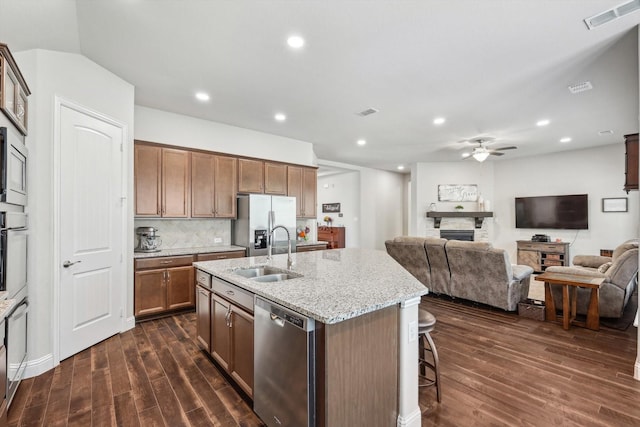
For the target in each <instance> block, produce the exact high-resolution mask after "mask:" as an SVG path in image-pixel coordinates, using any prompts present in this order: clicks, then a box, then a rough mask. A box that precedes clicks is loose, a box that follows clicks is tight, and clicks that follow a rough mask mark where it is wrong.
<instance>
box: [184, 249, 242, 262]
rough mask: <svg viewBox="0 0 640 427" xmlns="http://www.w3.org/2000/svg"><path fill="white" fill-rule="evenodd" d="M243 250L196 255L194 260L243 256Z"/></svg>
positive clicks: (213, 259)
mask: <svg viewBox="0 0 640 427" xmlns="http://www.w3.org/2000/svg"><path fill="white" fill-rule="evenodd" d="M243 257H244V250H241V251H228V252H212V253H208V254H198V255H196V261H215V260H217V259H230V258H243Z"/></svg>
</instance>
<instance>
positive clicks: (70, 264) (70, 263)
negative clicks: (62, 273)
mask: <svg viewBox="0 0 640 427" xmlns="http://www.w3.org/2000/svg"><path fill="white" fill-rule="evenodd" d="M79 262H82V261H75V262H71V261H68V260H67V261H65V262H63V263H62V266H63V267H64V268H69V267H71V266H72V265H73V264H77V263H79Z"/></svg>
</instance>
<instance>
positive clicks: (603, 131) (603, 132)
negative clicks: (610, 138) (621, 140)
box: [598, 130, 613, 136]
mask: <svg viewBox="0 0 640 427" xmlns="http://www.w3.org/2000/svg"><path fill="white" fill-rule="evenodd" d="M598 135H600V136H606V135H613V131H612V130H601V131H600V132H598Z"/></svg>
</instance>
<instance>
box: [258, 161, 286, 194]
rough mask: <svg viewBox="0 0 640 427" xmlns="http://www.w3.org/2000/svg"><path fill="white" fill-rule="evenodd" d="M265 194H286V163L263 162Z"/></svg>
mask: <svg viewBox="0 0 640 427" xmlns="http://www.w3.org/2000/svg"><path fill="white" fill-rule="evenodd" d="M264 192H265V194H275V195H280V196H286V195H287V165H285V164H282V163H273V162H264Z"/></svg>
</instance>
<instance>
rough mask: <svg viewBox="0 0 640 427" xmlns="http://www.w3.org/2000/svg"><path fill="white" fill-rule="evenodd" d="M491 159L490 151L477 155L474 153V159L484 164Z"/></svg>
mask: <svg viewBox="0 0 640 427" xmlns="http://www.w3.org/2000/svg"><path fill="white" fill-rule="evenodd" d="M487 157H489V152H488V151H478V152H477V153H473V158H474V159H476V160H477V161H479V162H484V161H485V160H487Z"/></svg>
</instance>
